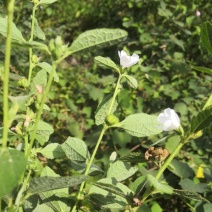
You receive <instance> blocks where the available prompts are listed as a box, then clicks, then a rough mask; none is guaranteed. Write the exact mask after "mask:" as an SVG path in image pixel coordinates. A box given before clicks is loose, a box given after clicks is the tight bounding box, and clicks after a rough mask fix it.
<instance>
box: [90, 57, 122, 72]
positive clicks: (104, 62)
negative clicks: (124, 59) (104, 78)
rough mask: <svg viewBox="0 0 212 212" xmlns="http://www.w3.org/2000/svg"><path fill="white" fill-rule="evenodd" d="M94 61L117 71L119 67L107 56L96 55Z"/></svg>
mask: <svg viewBox="0 0 212 212" xmlns="http://www.w3.org/2000/svg"><path fill="white" fill-rule="evenodd" d="M94 61H95V62H96V63H97V64H98V65H99V66H101V67H103V68H106V69H115V70H116V71H117V72H118V73H119V68H118V67H117V65H116V64H115V63H114V62H113V61H112V60H111V59H110V58H108V57H101V56H97V57H95V58H94Z"/></svg>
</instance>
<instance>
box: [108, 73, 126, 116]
mask: <svg viewBox="0 0 212 212" xmlns="http://www.w3.org/2000/svg"><path fill="white" fill-rule="evenodd" d="M122 76H123V75H119V78H118V81H117V83H116V88H115V91H114V93H113V97H112V100H111V104H110V107H109V110H108V113H107V114H108V115H109V114H110V113H111V111H112V108H113V105H114V102H115V99H116V96H117V95H118V90H119V87H120V81H121V78H122Z"/></svg>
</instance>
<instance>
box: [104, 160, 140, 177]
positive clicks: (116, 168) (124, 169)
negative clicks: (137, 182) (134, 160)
mask: <svg viewBox="0 0 212 212" xmlns="http://www.w3.org/2000/svg"><path fill="white" fill-rule="evenodd" d="M137 171H138V168H137V167H136V166H134V167H131V165H130V164H128V163H126V162H123V161H119V160H118V161H116V162H114V163H112V164H110V167H109V169H108V172H107V178H115V179H116V180H117V181H123V180H126V179H127V178H129V177H131V176H132V175H133V174H135V172H137Z"/></svg>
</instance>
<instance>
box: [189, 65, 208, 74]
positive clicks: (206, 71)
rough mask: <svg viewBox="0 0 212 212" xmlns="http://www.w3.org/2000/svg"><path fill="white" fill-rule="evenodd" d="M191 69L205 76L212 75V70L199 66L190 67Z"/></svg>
mask: <svg viewBox="0 0 212 212" xmlns="http://www.w3.org/2000/svg"><path fill="white" fill-rule="evenodd" d="M192 68H193V69H194V70H196V71H200V72H203V73H207V74H212V69H210V68H206V67H201V66H192Z"/></svg>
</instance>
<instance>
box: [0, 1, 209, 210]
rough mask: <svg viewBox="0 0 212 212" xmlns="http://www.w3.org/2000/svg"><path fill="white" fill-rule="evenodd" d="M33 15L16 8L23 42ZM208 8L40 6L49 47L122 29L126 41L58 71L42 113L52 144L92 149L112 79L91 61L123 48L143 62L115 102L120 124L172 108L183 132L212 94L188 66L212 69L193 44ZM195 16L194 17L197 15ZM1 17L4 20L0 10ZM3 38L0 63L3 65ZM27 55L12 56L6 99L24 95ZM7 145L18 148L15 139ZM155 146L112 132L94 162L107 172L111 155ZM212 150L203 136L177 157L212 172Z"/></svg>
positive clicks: (205, 79) (58, 164) (184, 4)
mask: <svg viewBox="0 0 212 212" xmlns="http://www.w3.org/2000/svg"><path fill="white" fill-rule="evenodd" d="M31 8H32V4H31V3H30V2H29V1H25V0H24V1H22V0H17V1H16V8H15V14H14V22H15V24H16V25H17V26H18V27H19V29H21V31H22V32H23V34H25V35H26V37H27V36H28V37H29V31H30V14H31ZM211 8H212V3H210V1H207V0H190V1H187V0H175V1H171V0H116V1H114V0H100V1H98V0H80V1H74V0H58V1H57V2H56V3H54V4H52V5H50V6H46V7H44V6H43V7H42V8H41V9H40V10H39V11H38V12H37V16H36V17H37V19H38V22H39V25H40V27H41V28H42V29H43V31H44V32H45V33H46V43H47V44H48V41H49V40H50V39H51V38H55V37H56V36H57V35H61V36H62V37H63V38H64V40H65V42H66V43H71V42H72V41H73V39H74V38H76V37H77V36H78V35H79V34H80V33H82V32H84V31H86V30H89V29H95V28H122V29H125V30H126V31H127V32H128V33H129V36H128V39H127V40H126V41H125V42H123V43H120V44H119V45H117V46H113V47H110V48H104V49H101V50H94V51H92V52H84V53H80V54H78V55H75V56H72V57H69V58H68V59H66V61H65V62H63V63H62V64H61V66H60V68H59V70H58V74H59V77H60V81H59V83H58V84H56V83H55V84H54V85H53V87H52V89H51V92H50V95H49V100H48V105H49V106H50V108H51V111H50V112H48V113H45V114H44V119H45V120H46V121H47V122H49V123H50V124H52V125H53V127H54V129H55V132H54V134H53V135H52V136H51V138H50V142H58V143H62V142H63V141H64V140H65V139H66V138H67V137H68V136H76V137H78V138H82V139H83V140H85V142H86V143H87V144H88V145H89V147H90V148H92V147H93V146H94V145H95V142H96V137H97V135H98V131H99V129H98V127H97V126H95V124H94V115H95V110H96V108H97V105H98V103H99V102H100V100H101V99H102V98H103V96H104V95H105V94H107V93H110V92H111V90H112V89H113V83H114V82H115V80H116V76H115V74H114V73H112V72H111V71H110V70H104V69H101V68H100V67H98V66H97V65H96V64H95V63H94V61H93V58H94V56H97V55H101V56H104V57H110V58H111V59H112V60H114V61H115V62H116V63H117V64H119V58H118V50H122V49H124V50H125V51H128V52H129V53H130V54H132V53H137V54H139V56H140V58H141V60H140V62H139V64H137V65H135V66H133V67H132V68H130V69H129V72H130V74H131V75H134V76H135V78H136V79H137V80H138V82H139V86H138V89H137V90H133V89H130V88H128V87H127V86H128V85H127V84H126V83H123V90H122V92H121V93H120V95H119V99H118V102H119V109H118V112H119V118H120V120H122V119H123V117H125V116H126V115H129V114H132V113H136V112H144V113H151V114H153V113H155V114H158V113H159V112H161V111H162V110H163V109H165V108H167V107H170V108H174V109H175V110H176V111H177V112H178V114H179V115H180V117H181V122H182V125H184V126H186V125H187V123H188V122H189V121H190V119H191V117H192V116H194V115H195V114H196V112H198V111H200V110H201V108H202V107H203V105H204V103H205V100H206V99H207V97H208V96H209V93H210V92H211V90H212V83H211V80H212V79H211V76H210V75H209V74H205V73H201V72H197V71H195V70H193V69H192V66H193V65H195V66H204V67H208V68H212V65H211V57H209V56H208V54H207V52H206V51H205V50H204V48H203V47H202V45H201V42H200V38H199V35H200V27H201V24H202V23H203V22H204V21H207V20H210V19H211V16H212V10H211ZM197 10H198V11H200V12H201V15H200V16H196V11H197ZM0 12H1V13H0V14H1V16H4V14H5V13H4V12H5V11H4V9H3V6H2V5H1V7H0ZM1 39H3V38H2V37H0V45H1V46H0V61H3V57H4V52H3V51H4V44H2V42H1V41H2V40H1ZM27 55H28V52H27V51H25V50H24V49H23V51H20V50H19V49H14V50H13V52H12V60H11V63H12V64H11V65H12V66H11V70H12V73H11V77H10V92H11V95H20V94H22V93H24V90H22V89H21V88H18V86H17V79H18V78H20V77H22V76H25V77H26V76H27V70H28V56H27ZM37 55H38V56H39V52H37ZM42 60H45V55H44V56H43V55H42ZM34 74H36V73H34ZM0 95H2V94H0ZM0 99H1V100H0V104H2V98H0ZM120 114H121V115H120ZM0 115H1V116H2V110H1V114H0ZM160 136H161V137H162V135H160ZM13 139H14V142H16V139H17V138H13ZM157 139H158V136H157V137H156V136H155V137H154V136H153V137H151V138H146V139H143V138H142V139H138V138H134V137H132V136H130V135H128V134H126V133H125V132H120V131H116V130H115V132H113V133H111V134H108V135H107V136H105V138H104V141H103V142H102V144H101V147H100V149H99V152H98V156H97V160H98V162H99V165H101V166H105V165H106V164H107V161H108V157H109V155H110V154H111V152H112V151H114V150H116V151H117V152H118V154H119V155H126V154H127V153H128V152H130V151H135V150H136V151H141V152H143V153H145V151H146V149H147V148H148V147H149V145H150V144H151V143H153V142H154V141H156V140H157ZM174 142H175V139H174V138H173V137H170V139H169V140H168V141H167V143H166V147H167V146H169V148H173V146H174V145H173V143H174ZM161 145H164V143H162V144H161ZM211 147H212V140H211V135H210V134H209V133H208V134H206V136H204V137H200V138H198V139H196V140H195V141H192V142H190V143H189V144H187V145H186V146H185V147H184V150H183V151H182V152H181V155H180V156H179V157H180V158H181V160H182V161H184V162H187V163H188V164H189V165H190V166H192V164H193V165H194V164H195V166H196V167H198V166H199V165H200V164H206V165H207V166H211V164H212V159H210V156H211V152H212V148H211ZM48 163H49V164H50V166H52V168H53V169H54V170H55V171H56V172H59V173H61V174H62V175H66V174H68V173H69V165H70V164H67V163H66V161H61V160H55V161H48ZM167 207H168V205H167Z"/></svg>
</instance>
